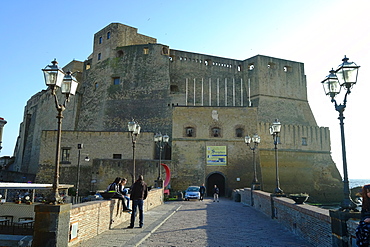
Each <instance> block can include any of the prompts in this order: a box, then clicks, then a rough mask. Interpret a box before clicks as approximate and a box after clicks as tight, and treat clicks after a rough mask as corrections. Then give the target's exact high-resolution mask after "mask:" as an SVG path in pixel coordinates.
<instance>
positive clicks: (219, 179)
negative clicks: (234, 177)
mask: <svg viewBox="0 0 370 247" xmlns="http://www.w3.org/2000/svg"><path fill="white" fill-rule="evenodd" d="M215 184H216V185H217V187H218V188H219V189H220V196H225V176H224V175H223V174H222V173H218V172H215V173H212V174H210V175H208V177H207V183H206V188H207V195H208V196H213V188H214V187H215Z"/></svg>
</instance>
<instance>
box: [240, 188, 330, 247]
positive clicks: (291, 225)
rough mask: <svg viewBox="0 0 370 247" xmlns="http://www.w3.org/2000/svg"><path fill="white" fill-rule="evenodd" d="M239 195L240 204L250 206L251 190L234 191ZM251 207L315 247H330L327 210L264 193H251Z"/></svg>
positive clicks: (256, 191) (255, 191)
mask: <svg viewBox="0 0 370 247" xmlns="http://www.w3.org/2000/svg"><path fill="white" fill-rule="evenodd" d="M235 193H239V194H240V195H241V202H242V203H245V204H248V205H250V206H252V203H251V200H252V197H251V195H252V194H251V190H250V189H249V188H244V189H240V190H236V192H235ZM253 201H254V205H253V207H254V208H255V209H257V210H259V211H261V212H263V213H264V214H265V215H267V216H270V217H272V216H273V214H272V212H273V211H272V210H274V213H275V218H274V219H276V220H277V221H278V222H279V223H281V224H283V225H284V226H286V227H287V228H288V229H289V230H291V231H292V232H293V233H295V234H296V235H298V236H301V237H303V238H304V239H306V240H307V241H308V242H309V243H310V244H312V245H313V246H316V247H331V246H332V233H331V222H330V216H329V210H327V209H321V208H319V207H315V206H311V205H307V204H295V203H294V201H293V200H292V199H289V198H286V197H271V196H270V193H266V192H264V191H258V190H254V191H253Z"/></svg>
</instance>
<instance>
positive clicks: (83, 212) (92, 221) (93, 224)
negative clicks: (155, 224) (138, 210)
mask: <svg viewBox="0 0 370 247" xmlns="http://www.w3.org/2000/svg"><path fill="white" fill-rule="evenodd" d="M161 204H163V189H154V190H151V191H149V194H148V198H147V199H146V200H145V201H144V211H148V210H151V209H152V208H154V207H157V206H159V205H161ZM130 218H131V214H128V213H127V212H122V204H121V202H120V201H119V200H118V199H111V200H99V201H91V202H86V203H81V204H75V205H73V206H72V210H71V216H70V229H71V226H72V225H73V224H77V228H78V234H77V238H75V239H70V240H69V241H70V242H69V244H68V246H70V247H71V246H78V245H79V243H80V242H81V241H85V240H88V239H90V238H92V237H95V236H97V235H99V234H101V233H103V232H105V231H107V230H109V229H111V228H113V227H116V226H118V225H119V224H121V223H123V222H127V221H129V220H130ZM75 226H76V225H75Z"/></svg>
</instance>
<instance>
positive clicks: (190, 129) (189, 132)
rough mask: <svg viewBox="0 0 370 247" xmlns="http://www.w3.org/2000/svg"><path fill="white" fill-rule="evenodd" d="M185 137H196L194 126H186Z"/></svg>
mask: <svg viewBox="0 0 370 247" xmlns="http://www.w3.org/2000/svg"><path fill="white" fill-rule="evenodd" d="M185 137H195V129H194V128H193V127H186V128H185Z"/></svg>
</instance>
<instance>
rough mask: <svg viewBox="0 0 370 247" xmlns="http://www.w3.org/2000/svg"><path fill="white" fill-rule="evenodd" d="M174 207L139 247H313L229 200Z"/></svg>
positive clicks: (184, 203) (263, 217)
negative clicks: (176, 208)
mask: <svg viewBox="0 0 370 247" xmlns="http://www.w3.org/2000/svg"><path fill="white" fill-rule="evenodd" d="M171 203H173V204H176V205H177V206H178V210H177V212H176V213H175V214H173V215H172V216H171V217H170V218H168V219H167V220H166V221H165V223H164V224H162V225H161V226H160V227H159V228H158V229H156V230H155V231H154V232H153V233H152V234H151V235H150V236H149V237H148V238H147V239H146V240H145V241H144V242H142V243H141V244H140V245H139V246H141V247H146V246H150V247H154V246H176V247H179V246H194V247H197V246H212V247H213V246H227V247H229V246H230V247H234V246H235V247H237V246H244V247H247V246H249V247H269V246H271V247H272V246H273V247H283V246H287V247H288V246H289V247H291V246H302V247H304V246H312V245H309V244H307V243H305V241H304V240H303V239H301V238H299V237H297V236H295V235H294V234H292V233H291V232H289V231H288V230H287V229H286V228H284V227H282V226H281V225H280V224H279V223H277V222H276V221H274V220H272V219H270V218H269V217H267V216H265V215H263V214H262V213H260V212H258V211H256V210H255V209H253V208H250V207H248V206H246V205H243V204H241V203H236V202H234V201H232V200H229V199H222V200H220V202H219V203H218V202H213V201H212V200H211V199H206V200H204V201H203V202H199V201H184V202H171Z"/></svg>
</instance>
